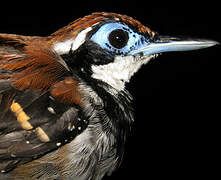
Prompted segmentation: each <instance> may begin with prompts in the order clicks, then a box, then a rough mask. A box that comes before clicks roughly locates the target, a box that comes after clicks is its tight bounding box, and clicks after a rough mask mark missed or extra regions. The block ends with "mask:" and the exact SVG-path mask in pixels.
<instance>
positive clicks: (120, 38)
mask: <svg viewBox="0 0 221 180" xmlns="http://www.w3.org/2000/svg"><path fill="white" fill-rule="evenodd" d="M108 40H109V42H110V44H111V45H112V46H113V47H115V48H117V49H122V48H123V47H125V46H126V45H127V42H128V40H129V36H128V32H126V31H124V30H122V29H116V30H113V31H112V32H111V33H110V34H109V36H108Z"/></svg>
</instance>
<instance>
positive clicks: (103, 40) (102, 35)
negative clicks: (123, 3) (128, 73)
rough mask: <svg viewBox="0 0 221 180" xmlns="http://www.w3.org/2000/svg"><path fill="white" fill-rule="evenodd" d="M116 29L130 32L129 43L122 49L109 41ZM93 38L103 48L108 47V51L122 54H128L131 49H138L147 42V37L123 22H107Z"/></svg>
mask: <svg viewBox="0 0 221 180" xmlns="http://www.w3.org/2000/svg"><path fill="white" fill-rule="evenodd" d="M116 29H122V30H124V31H126V32H127V33H128V37H129V39H128V43H127V45H126V46H125V47H123V48H122V49H117V48H115V47H113V46H112V45H111V44H110V42H109V39H108V37H109V35H110V33H111V32H112V31H114V30H116ZM91 40H92V41H93V42H95V43H97V44H98V45H100V47H101V48H103V49H107V50H108V51H113V52H118V53H119V54H121V55H126V54H128V53H129V52H130V51H132V50H135V49H138V48H139V47H141V46H143V45H144V44H146V43H147V42H146V39H145V38H144V37H143V36H142V35H141V34H138V33H136V32H134V31H133V30H132V29H131V28H129V27H128V26H127V25H124V24H121V23H107V24H104V25H103V26H101V27H100V29H99V30H98V31H97V32H96V33H95V34H94V35H93V36H92V37H91Z"/></svg>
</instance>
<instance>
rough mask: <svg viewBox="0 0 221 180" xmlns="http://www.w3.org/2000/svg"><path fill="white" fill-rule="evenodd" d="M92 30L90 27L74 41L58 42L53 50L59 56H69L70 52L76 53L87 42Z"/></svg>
mask: <svg viewBox="0 0 221 180" xmlns="http://www.w3.org/2000/svg"><path fill="white" fill-rule="evenodd" d="M91 30H92V27H88V28H87V29H84V30H83V31H81V32H80V33H79V34H78V35H77V37H76V38H74V39H68V40H66V41H63V42H57V43H55V44H54V46H53V49H54V50H55V52H57V53H58V54H59V55H62V54H68V53H69V52H70V50H72V51H75V50H76V49H78V48H79V47H80V46H81V45H82V44H83V43H84V42H85V39H86V36H87V33H88V32H90V31H91Z"/></svg>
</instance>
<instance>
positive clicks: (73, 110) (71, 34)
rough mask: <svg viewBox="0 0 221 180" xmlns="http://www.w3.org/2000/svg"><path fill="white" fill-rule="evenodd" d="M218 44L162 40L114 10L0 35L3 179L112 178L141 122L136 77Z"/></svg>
mask: <svg viewBox="0 0 221 180" xmlns="http://www.w3.org/2000/svg"><path fill="white" fill-rule="evenodd" d="M217 44H218V42H216V41H213V40H206V39H193V38H181V37H171V36H161V35H159V34H158V33H157V32H155V31H153V30H151V29H150V28H149V27H147V26H144V25H143V24H141V23H140V22H139V21H138V20H135V19H133V18H132V17H129V16H126V15H121V14H116V13H108V12H96V13H92V14H90V15H88V16H85V17H82V18H79V19H77V20H75V21H73V22H71V23H70V24H68V25H67V26H65V27H63V28H61V29H59V30H57V31H56V32H54V33H52V34H51V35H49V36H45V37H40V36H24V35H16V34H0V177H2V179H7V178H8V179H16V180H17V179H24V180H26V179H27V180H34V179H40V180H45V179H53V180H55V179H57V180H66V179H67V180H69V179H76V180H101V179H102V178H103V177H104V176H106V175H108V176H110V175H111V174H112V173H113V172H114V171H115V170H116V169H117V168H119V166H120V164H121V162H122V159H123V155H124V151H125V142H126V140H127V138H128V136H129V134H130V132H131V129H132V126H133V122H134V110H133V107H132V101H133V98H132V96H131V95H130V93H129V92H128V90H127V88H126V84H127V83H129V81H130V78H131V77H132V76H133V75H134V74H135V73H136V72H137V71H138V70H139V69H140V68H141V67H142V66H143V65H145V64H147V63H148V62H149V61H150V60H152V59H155V58H156V57H157V56H158V55H160V54H162V53H164V52H170V51H190V50H197V49H202V48H208V47H211V46H214V45H217Z"/></svg>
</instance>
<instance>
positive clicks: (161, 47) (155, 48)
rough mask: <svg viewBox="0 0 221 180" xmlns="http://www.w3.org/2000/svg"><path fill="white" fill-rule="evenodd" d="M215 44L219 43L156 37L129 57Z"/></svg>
mask: <svg viewBox="0 0 221 180" xmlns="http://www.w3.org/2000/svg"><path fill="white" fill-rule="evenodd" d="M217 44H219V43H218V42H216V41H212V40H203V39H188V38H175V37H168V36H158V37H157V38H156V39H155V40H152V41H151V42H149V43H145V44H143V45H141V46H140V47H139V48H138V49H136V50H133V51H131V52H130V55H136V54H143V55H152V54H158V53H162V52H171V51H191V50H197V49H203V48H208V47H211V46H214V45H217Z"/></svg>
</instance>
